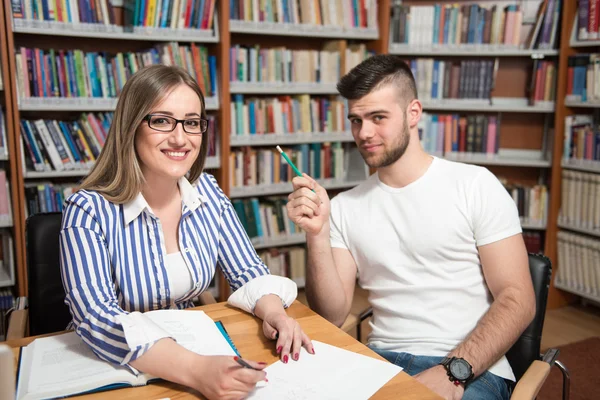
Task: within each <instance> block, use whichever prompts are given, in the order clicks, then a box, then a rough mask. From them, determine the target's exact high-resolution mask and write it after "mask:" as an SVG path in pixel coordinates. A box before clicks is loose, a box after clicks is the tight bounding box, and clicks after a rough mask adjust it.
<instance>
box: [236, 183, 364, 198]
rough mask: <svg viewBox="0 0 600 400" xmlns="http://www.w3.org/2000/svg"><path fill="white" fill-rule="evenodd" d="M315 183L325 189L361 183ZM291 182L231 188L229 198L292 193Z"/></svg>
mask: <svg viewBox="0 0 600 400" xmlns="http://www.w3.org/2000/svg"><path fill="white" fill-rule="evenodd" d="M317 182H319V184H320V185H321V186H323V187H324V188H325V189H328V190H330V189H344V188H351V187H354V186H356V185H358V184H359V183H361V182H362V181H346V180H338V179H317ZM293 190H294V189H293V187H292V183H291V182H281V183H273V184H269V185H256V186H241V187H232V188H231V190H230V194H229V197H230V198H232V199H235V198H240V197H254V196H270V195H276V194H289V193H291V192H292V191H293Z"/></svg>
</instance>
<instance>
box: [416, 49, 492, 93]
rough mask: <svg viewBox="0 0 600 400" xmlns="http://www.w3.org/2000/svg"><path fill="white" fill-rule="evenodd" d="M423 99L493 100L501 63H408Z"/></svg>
mask: <svg viewBox="0 0 600 400" xmlns="http://www.w3.org/2000/svg"><path fill="white" fill-rule="evenodd" d="M406 64H407V65H408V66H409V67H410V69H411V71H412V74H413V77H414V78H415V83H416V85H417V92H418V93H419V99H421V100H422V101H427V100H443V99H490V98H491V93H492V89H493V88H494V82H495V80H496V71H497V69H498V59H496V60H495V61H494V60H461V61H447V60H439V59H434V58H417V59H412V60H406Z"/></svg>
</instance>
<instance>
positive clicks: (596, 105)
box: [565, 100, 600, 108]
mask: <svg viewBox="0 0 600 400" xmlns="http://www.w3.org/2000/svg"><path fill="white" fill-rule="evenodd" d="M565 106H567V107H579V108H600V102H590V101H573V100H565Z"/></svg>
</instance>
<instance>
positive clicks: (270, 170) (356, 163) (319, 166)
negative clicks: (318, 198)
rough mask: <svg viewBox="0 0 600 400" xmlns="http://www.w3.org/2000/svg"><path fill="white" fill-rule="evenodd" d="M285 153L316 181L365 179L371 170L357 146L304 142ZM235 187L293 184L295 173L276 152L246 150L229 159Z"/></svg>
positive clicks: (287, 148) (285, 150) (231, 179)
mask: <svg viewBox="0 0 600 400" xmlns="http://www.w3.org/2000/svg"><path fill="white" fill-rule="evenodd" d="M283 151H284V152H285V153H286V154H287V156H288V157H289V158H290V159H291V160H292V162H293V163H294V164H295V165H296V166H297V167H298V169H299V170H300V171H302V172H305V173H307V174H308V175H310V176H311V177H313V178H314V179H336V180H338V181H344V180H353V181H354V180H364V179H366V178H367V177H368V176H369V174H368V168H367V166H366V164H365V163H364V161H363V159H362V156H361V155H360V153H359V151H358V149H357V148H356V147H352V146H349V145H348V144H342V143H340V142H333V143H310V144H308V143H304V144H300V145H295V146H292V147H284V148H283ZM229 163H230V169H229V173H230V176H229V180H230V183H231V187H232V188H235V187H248V186H269V185H273V184H279V183H284V182H291V180H292V179H293V178H294V176H295V174H294V172H293V171H292V169H291V167H290V166H289V165H288V164H287V163H286V162H285V160H283V158H282V157H281V155H280V154H279V152H278V151H277V150H276V149H274V148H273V149H256V148H254V147H244V148H242V149H241V150H234V151H232V152H231V153H230V156H229Z"/></svg>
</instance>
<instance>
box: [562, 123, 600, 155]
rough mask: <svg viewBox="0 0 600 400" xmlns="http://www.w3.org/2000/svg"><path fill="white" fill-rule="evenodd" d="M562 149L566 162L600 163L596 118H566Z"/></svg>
mask: <svg viewBox="0 0 600 400" xmlns="http://www.w3.org/2000/svg"><path fill="white" fill-rule="evenodd" d="M563 149H564V151H563V160H564V161H566V162H569V161H573V160H575V161H591V162H594V161H596V162H597V161H600V124H599V123H598V120H597V118H595V117H594V116H593V115H568V116H566V117H565V132H564V147H563ZM598 165H599V166H600V164H598Z"/></svg>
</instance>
